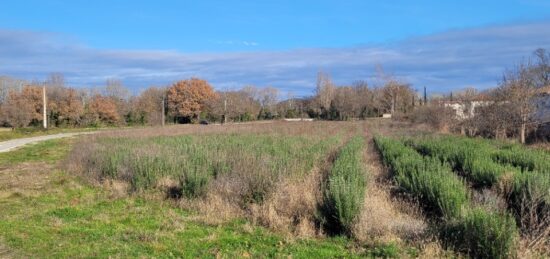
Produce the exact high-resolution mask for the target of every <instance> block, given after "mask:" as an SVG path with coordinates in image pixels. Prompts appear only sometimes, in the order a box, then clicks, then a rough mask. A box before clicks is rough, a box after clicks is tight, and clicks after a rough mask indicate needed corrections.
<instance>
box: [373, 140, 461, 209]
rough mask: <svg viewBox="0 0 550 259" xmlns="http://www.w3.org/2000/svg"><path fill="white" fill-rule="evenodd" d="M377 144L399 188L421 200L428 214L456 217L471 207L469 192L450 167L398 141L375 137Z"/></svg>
mask: <svg viewBox="0 0 550 259" xmlns="http://www.w3.org/2000/svg"><path fill="white" fill-rule="evenodd" d="M375 143H376V145H377V147H378V149H379V150H380V152H381V153H382V157H383V159H384V162H385V163H386V165H388V166H390V167H391V168H392V171H393V173H394V175H393V177H394V179H395V181H396V183H397V185H398V186H399V187H400V188H401V189H402V190H404V191H405V192H406V193H408V194H409V195H411V196H412V197H414V198H416V199H418V200H419V201H420V204H421V205H422V207H423V208H424V209H425V211H426V212H428V213H430V214H433V215H436V216H442V217H444V218H453V217H457V216H459V215H460V213H461V211H462V210H463V208H464V207H467V206H468V205H469V195H468V189H467V188H466V185H465V184H464V182H463V181H462V180H461V179H460V178H459V177H458V176H456V175H455V174H454V173H453V172H452V170H451V168H450V166H449V165H447V164H443V163H441V161H439V160H437V159H434V158H429V157H423V156H422V155H420V154H418V153H417V152H416V151H414V150H413V149H412V148H410V147H407V146H405V145H404V144H403V143H402V142H400V141H398V140H393V139H389V138H383V137H376V138H375Z"/></svg>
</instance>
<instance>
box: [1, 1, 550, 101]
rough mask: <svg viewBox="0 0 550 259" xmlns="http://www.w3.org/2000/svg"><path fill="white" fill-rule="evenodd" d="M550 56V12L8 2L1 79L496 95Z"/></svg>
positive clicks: (327, 4)
mask: <svg viewBox="0 0 550 259" xmlns="http://www.w3.org/2000/svg"><path fill="white" fill-rule="evenodd" d="M539 47H542V48H547V49H549V50H550V1H544V0H505V1H502V0H501V1H493V0H486V1H471V0H467V1H436V0H416V1H412V0H410V1H367V0H363V1H322V0H317V1H298V0H295V1H289V0H281V1H206V0H205V1H162V0H157V1H114V0H113V1H82V0H76V1H55V0H51V1H24V0H19V1H15V0H14V1H10V0H6V1H2V4H1V5H0V75H11V76H17V77H22V78H26V79H41V78H44V77H45V76H46V75H47V74H48V73H49V72H63V73H65V75H66V77H67V81H68V82H69V83H71V84H73V85H76V86H89V85H99V84H102V82H104V81H105V79H106V78H110V77H114V78H119V79H121V80H122V81H123V82H124V83H125V84H126V85H127V86H129V87H131V88H132V89H134V90H136V91H139V90H140V89H143V88H145V87H147V86H148V85H151V84H156V85H166V84H170V83H171V82H173V81H175V80H178V79H183V78H186V77H189V76H198V77H203V78H205V79H207V80H209V81H210V82H212V84H213V85H214V86H215V87H217V88H218V89H222V88H223V89H226V88H236V87H241V86H244V85H247V84H255V85H258V86H267V85H271V86H275V87H279V88H280V89H281V90H283V91H292V92H294V93H295V94H298V95H307V94H309V93H311V90H312V89H313V87H314V82H315V73H316V72H317V71H319V70H324V71H326V72H328V73H330V74H332V76H333V77H334V80H335V81H336V82H337V83H340V84H349V83H351V82H353V81H354V80H359V79H367V80H369V79H372V78H373V75H374V71H375V69H374V67H375V66H376V65H378V64H380V65H382V66H384V68H385V70H386V71H387V72H389V73H392V74H394V75H395V76H398V77H400V78H402V79H403V80H407V81H409V82H411V83H413V84H414V85H415V86H416V87H419V88H420V87H421V86H424V85H426V86H428V87H429V88H430V89H432V91H440V92H446V91H450V90H453V89H457V88H462V87H466V86H475V87H478V88H487V87H490V86H492V85H495V84H496V83H497V81H498V78H499V77H500V74H501V73H502V70H503V69H505V68H506V67H510V66H512V65H514V64H515V63H517V62H519V61H521V60H522V59H523V58H525V57H527V56H529V55H530V53H531V52H532V51H534V50H535V49H536V48H539Z"/></svg>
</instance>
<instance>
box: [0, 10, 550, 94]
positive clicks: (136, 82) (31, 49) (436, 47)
mask: <svg viewBox="0 0 550 259" xmlns="http://www.w3.org/2000/svg"><path fill="white" fill-rule="evenodd" d="M230 42H232V43H231V44H248V46H255V45H254V44H257V43H255V42H248V41H246V42H245V41H240V42H236V41H230ZM541 47H542V48H547V49H549V50H550V21H543V22H537V23H524V24H508V25H500V26H490V27H481V28H473V29H464V30H454V31H448V32H444V33H438V34H433V35H429V36H422V37H414V38H410V39H407V40H404V41H399V42H394V43H389V44H383V45H365V46H355V47H348V48H308V49H296V50H287V51H254V52H225V53H200V54H199V53H181V52H178V51H163V50H141V51H128V50H116V49H114V50H101V49H94V48H91V47H86V46H84V45H82V44H79V43H76V42H74V41H70V40H69V41H67V40H66V38H65V37H62V35H56V34H44V33H35V32H28V31H13V30H0V75H3V74H5V75H11V76H16V77H21V78H26V79H43V78H45V77H46V76H47V74H48V73H50V72H63V73H64V74H65V76H66V78H67V81H68V82H69V83H71V84H73V85H76V86H80V85H99V84H103V82H104V80H105V79H106V78H108V77H112V76H115V77H117V78H120V79H122V80H123V82H124V83H125V84H126V85H128V86H130V87H133V88H134V89H142V88H143V87H146V86H148V85H151V84H155V85H166V84H170V83H171V82H173V81H175V80H179V79H184V78H188V77H191V76H196V77H201V78H205V79H207V80H208V81H210V82H211V83H212V84H213V85H214V86H215V87H218V88H233V87H240V86H243V85H246V84H255V85H260V86H265V85H270V86H275V87H279V88H281V89H284V90H288V91H293V92H294V93H295V94H297V95H308V94H310V93H312V90H313V88H314V84H315V75H316V73H317V71H319V70H323V71H326V72H329V73H331V74H332V75H333V77H334V80H335V81H336V82H337V83H340V84H348V83H351V82H353V81H354V80H358V79H370V78H372V77H373V75H374V67H375V65H376V64H381V65H383V66H384V68H385V70H386V71H389V72H391V73H393V74H394V75H396V76H400V77H402V78H404V79H407V80H409V81H410V82H411V83H413V85H415V86H417V87H418V88H420V87H422V86H427V87H428V88H429V89H430V90H431V91H448V90H452V89H456V88H462V87H465V86H472V85H473V86H476V87H479V88H485V87H490V86H493V85H495V84H496V83H497V81H498V79H499V78H500V75H501V72H502V71H503V70H504V69H505V68H506V67H510V66H513V65H514V64H515V63H517V62H519V61H521V60H522V58H525V57H527V56H529V55H530V54H531V53H532V51H534V50H535V49H536V48H541Z"/></svg>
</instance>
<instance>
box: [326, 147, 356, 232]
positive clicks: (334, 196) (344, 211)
mask: <svg viewBox="0 0 550 259" xmlns="http://www.w3.org/2000/svg"><path fill="white" fill-rule="evenodd" d="M363 149H364V140H363V138H362V137H354V138H352V139H351V140H350V141H349V142H348V143H347V144H346V145H345V146H344V147H343V148H342V149H341V151H340V152H339V154H338V156H337V158H336V160H335V161H334V164H333V166H332V168H331V170H330V175H329V177H328V184H327V185H328V186H327V189H326V192H325V208H324V213H325V217H327V223H328V224H330V226H329V227H330V228H331V229H332V230H333V231H336V232H343V233H346V234H350V233H351V229H352V227H353V224H354V222H355V220H356V218H357V217H358V216H359V214H360V213H361V209H362V207H363V202H364V199H365V189H366V180H365V171H364V166H363V164H362V163H363V160H362V154H363Z"/></svg>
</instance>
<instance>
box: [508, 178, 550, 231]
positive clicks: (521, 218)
mask: <svg viewBox="0 0 550 259" xmlns="http://www.w3.org/2000/svg"><path fill="white" fill-rule="evenodd" d="M508 205H509V207H510V208H511V209H512V211H513V212H514V214H515V215H516V218H517V220H518V222H519V223H520V225H521V227H522V229H523V230H524V231H537V230H539V229H544V228H547V227H549V226H550V175H548V174H542V173H536V172H525V173H523V174H521V175H518V176H516V177H515V179H514V183H513V186H512V188H511V190H510V193H509V194H508Z"/></svg>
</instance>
